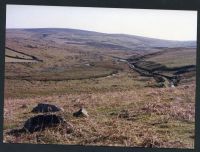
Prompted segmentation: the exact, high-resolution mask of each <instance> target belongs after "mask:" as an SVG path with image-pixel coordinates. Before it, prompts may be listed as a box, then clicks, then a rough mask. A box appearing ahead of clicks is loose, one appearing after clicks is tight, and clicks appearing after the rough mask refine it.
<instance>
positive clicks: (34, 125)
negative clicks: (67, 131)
mask: <svg viewBox="0 0 200 152" xmlns="http://www.w3.org/2000/svg"><path fill="white" fill-rule="evenodd" d="M64 122H65V121H64V119H63V118H62V117H61V116H57V115H38V116H35V117H31V118H30V119H28V120H27V121H26V122H25V124H24V127H23V129H24V130H26V131H27V132H30V133H33V132H36V131H43V130H44V129H45V128H48V127H56V126H58V125H61V124H63V123H64Z"/></svg>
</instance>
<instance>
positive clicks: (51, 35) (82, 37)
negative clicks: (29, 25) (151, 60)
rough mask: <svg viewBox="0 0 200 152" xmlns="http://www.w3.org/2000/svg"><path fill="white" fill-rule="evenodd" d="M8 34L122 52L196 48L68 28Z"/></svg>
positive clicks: (193, 44)
mask: <svg viewBox="0 0 200 152" xmlns="http://www.w3.org/2000/svg"><path fill="white" fill-rule="evenodd" d="M6 34H7V36H8V37H9V35H12V37H13V36H14V37H19V38H22V37H23V38H30V37H31V38H32V39H33V38H34V39H35V40H37V39H45V40H47V41H48V40H51V41H52V42H53V41H54V42H59V43H67V44H77V45H90V46H94V47H98V48H99V47H100V48H111V49H120V50H146V51H148V50H149V49H151V48H152V49H156V48H179V47H181V48H196V41H170V40H161V39H154V38H147V37H141V36H135V35H126V34H106V33H98V32H93V31H85V30H77V29H67V28H66V29H64V28H37V29H7V30H6Z"/></svg>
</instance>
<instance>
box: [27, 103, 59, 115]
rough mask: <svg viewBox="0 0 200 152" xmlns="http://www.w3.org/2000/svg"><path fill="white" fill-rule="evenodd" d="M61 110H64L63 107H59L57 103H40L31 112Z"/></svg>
mask: <svg viewBox="0 0 200 152" xmlns="http://www.w3.org/2000/svg"><path fill="white" fill-rule="evenodd" d="M61 110H63V109H61V108H58V107H56V106H55V105H51V104H43V103H39V104H38V105H37V106H36V107H34V108H33V110H32V111H31V112H34V113H39V112H41V113H45V112H58V111H61Z"/></svg>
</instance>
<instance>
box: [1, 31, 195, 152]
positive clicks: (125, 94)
mask: <svg viewBox="0 0 200 152" xmlns="http://www.w3.org/2000/svg"><path fill="white" fill-rule="evenodd" d="M29 34H30V33H29ZM29 34H27V33H26V32H25V33H22V32H19V33H15V34H12V32H11V33H8V34H7V44H6V45H8V46H9V47H12V48H15V49H16V50H18V51H23V52H24V53H27V54H31V55H34V56H36V57H38V58H39V59H42V60H43V61H44V62H41V63H40V62H36V63H6V73H5V74H6V76H7V77H9V78H15V79H14V80H10V79H6V80H5V108H4V118H5V119H4V120H5V121H4V141H5V142H14V143H25V142H27V143H42V144H49V143H57V144H84V145H85V144H86V145H112V146H142V147H145V146H146V147H150V146H151V145H153V146H155V147H175V148H178V147H179V148H184V147H185V148H193V147H194V93H195V80H194V79H191V80H189V82H188V83H187V84H185V85H181V86H178V87H177V88H162V89H159V88H152V87H150V86H153V85H155V81H154V80H153V79H152V78H145V77H141V76H139V75H138V74H137V73H136V72H134V71H130V69H129V68H128V66H127V65H126V64H124V63H120V62H116V61H113V60H112V58H111V57H110V56H113V55H114V56H120V57H127V56H131V55H132V54H133V53H135V51H134V50H133V51H124V50H120V49H112V48H109V47H108V48H102V47H100V48H99V47H94V46H89V45H81V46H80V45H76V44H68V43H67V44H66V43H65V39H62V41H61V40H60V39H58V37H60V36H61V37H63V36H64V35H63V33H60V35H59V34H58V35H57V36H58V37H56V36H55V35H52V36H51V38H48V37H47V38H45V39H43V38H40V39H39V40H40V41H35V40H38V37H40V36H41V35H40V34H39V35H38V34H36V35H32V34H30V35H29ZM16 37H18V38H16ZM65 37H66V36H65ZM93 37H94V36H93ZM77 38H80V36H78V37H77ZM86 38H87V37H86ZM98 38H99V37H98ZM52 41H54V42H52ZM68 41H69V40H68ZM73 41H74V40H73ZM118 41H119V40H116V42H118ZM116 42H115V43H116ZM30 45H32V47H30ZM152 51H155V50H153V49H152ZM189 51H191V52H192V53H190V52H189ZM189 51H188V49H185V50H179V51H172V52H171V53H168V54H165V55H162V56H156V57H152V58H150V59H149V60H152V61H159V62H161V63H162V64H165V65H168V66H172V67H173V66H177V65H180V63H181V64H182V63H184V64H191V63H194V62H193V59H194V58H195V57H194V53H195V50H189ZM181 52H182V54H181ZM140 53H141V52H140ZM188 55H191V58H190V60H189V61H187V60H185V58H184V56H187V57H188ZM176 56H179V57H180V58H178V60H176V61H177V62H176V63H175V62H174V61H175V60H174V59H177V57H176ZM181 56H183V57H181ZM163 57H165V58H163ZM163 59H165V60H163ZM172 60H173V63H172V62H171V61H172ZM183 61H184V62H183ZM186 61H187V63H186ZM88 63H90V64H91V65H93V66H89V67H88V66H87V65H86V64H88ZM63 67H64V68H63ZM122 69H123V70H122ZM113 71H118V73H117V74H112V72H113ZM110 74H111V75H110ZM24 76H26V80H22V78H24ZM99 76H103V77H100V78H95V77H99ZM192 76H193V77H194V74H192ZM72 77H73V78H75V79H77V80H69V79H70V78H72ZM82 77H85V78H88V79H84V80H80V78H82ZM44 79H47V80H50V81H35V80H44ZM55 79H56V80H60V81H52V80H55ZM39 102H47V103H52V104H56V105H58V106H60V107H63V108H64V109H65V112H64V113H63V115H64V117H65V118H66V119H67V120H68V121H69V122H70V123H72V125H73V126H74V132H73V133H72V134H66V133H65V132H64V131H63V130H61V129H60V128H55V129H50V130H46V131H44V132H39V133H34V134H23V135H21V136H19V137H15V136H9V135H7V134H6V132H7V131H9V130H10V129H15V128H17V127H21V126H22V125H23V122H24V121H25V120H27V119H28V118H29V117H30V116H32V114H31V113H30V111H31V109H32V108H33V107H34V106H35V105H36V104H37V103H39ZM23 105H27V108H23ZM81 105H84V107H85V108H86V109H87V110H88V112H89V115H90V117H89V118H78V119H77V118H74V117H72V113H73V112H75V111H76V110H78V108H79V107H80V106H81ZM123 110H127V112H128V114H129V115H128V117H124V116H123Z"/></svg>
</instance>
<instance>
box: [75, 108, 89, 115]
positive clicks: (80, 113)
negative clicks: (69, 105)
mask: <svg viewBox="0 0 200 152" xmlns="http://www.w3.org/2000/svg"><path fill="white" fill-rule="evenodd" d="M73 116H75V117H89V115H88V112H87V111H86V109H85V108H81V109H80V110H79V111H77V112H75V113H73Z"/></svg>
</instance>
